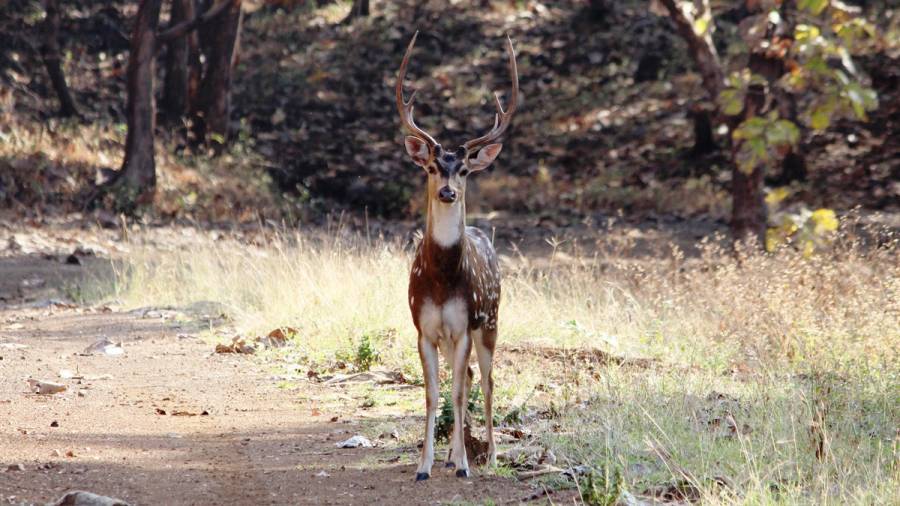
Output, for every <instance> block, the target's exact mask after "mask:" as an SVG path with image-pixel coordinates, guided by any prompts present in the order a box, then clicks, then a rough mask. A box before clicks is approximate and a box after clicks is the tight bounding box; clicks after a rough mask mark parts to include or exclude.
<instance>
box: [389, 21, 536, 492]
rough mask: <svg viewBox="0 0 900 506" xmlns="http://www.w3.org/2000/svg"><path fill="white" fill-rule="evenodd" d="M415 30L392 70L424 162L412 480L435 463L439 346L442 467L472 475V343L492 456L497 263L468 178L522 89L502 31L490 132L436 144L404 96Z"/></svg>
mask: <svg viewBox="0 0 900 506" xmlns="http://www.w3.org/2000/svg"><path fill="white" fill-rule="evenodd" d="M417 36H418V32H416V35H414V36H413V38H412V40H411V41H410V43H409V46H408V47H407V49H406V54H405V55H404V56H403V62H402V63H401V64H400V71H399V73H398V76H397V90H396V92H397V109H398V111H399V112H400V119H401V120H402V123H403V127H404V128H405V129H406V130H407V131H408V132H409V134H410V135H408V136H407V137H406V138H405V142H404V143H405V145H406V152H407V153H408V154H409V156H410V157H411V158H412V161H413V163H415V164H416V165H418V166H420V167H422V168H423V169H425V172H426V174H427V176H428V184H427V194H426V199H427V215H426V225H425V235H424V237H423V239H422V241H421V242H420V243H419V246H418V249H417V250H416V257H415V261H414V262H413V265H412V272H411V273H410V277H409V308H410V310H411V311H412V318H413V323H414V324H415V326H416V330H417V331H418V333H419V337H418V346H419V357H420V358H421V360H422V372H423V377H424V379H425V405H426V420H425V442H424V444H423V446H422V456H421V458H420V460H419V467H418V470H417V471H416V481H421V480H426V479H428V478H429V477H430V476H431V467H432V465H433V464H434V427H435V417H436V415H437V408H438V406H437V403H438V395H439V394H438V387H439V382H438V349H440V352H441V354H442V355H443V356H444V359H445V360H446V361H447V363H448V365H450V367H451V369H452V374H453V391H452V396H451V399H452V402H453V432H452V436H451V438H450V447H449V449H448V453H447V461H446V465H447V467H451V468H456V476H458V477H463V478H464V477H468V476H469V463H468V459H467V456H466V447H465V442H464V436H463V424H464V420H465V413H466V406H467V405H468V400H467V397H468V393H469V388H470V387H471V384H472V369H471V368H470V367H469V356H470V354H471V351H472V347H473V345H474V347H475V354H476V356H477V358H478V368H479V369H480V371H481V390H482V392H483V394H484V417H485V425H486V429H487V439H488V460H487V462H488V464H490V465H494V464H496V459H497V451H496V447H495V445H494V426H493V419H492V407H491V404H492V401H493V386H494V384H493V379H492V377H491V367H492V362H493V358H494V347H495V345H496V343H497V308H498V306H499V305H500V265H499V263H498V261H497V253H496V252H495V251H494V246H493V244H492V243H491V240H490V239H489V238H488V237H487V235H485V233H484V232H482V231H481V230H479V229H477V228H474V227H467V226H466V178H467V177H468V176H469V175H470V174H472V173H475V172H479V171H482V170H484V169H486V168H487V167H488V166H489V165H490V164H491V163H492V162H493V161H494V159H496V158H497V155H499V154H500V149H501V148H502V144H499V143H494V141H496V140H497V139H498V138H499V137H500V135H502V134H503V132H504V131H505V130H506V129H507V127H509V122H510V119H511V118H512V116H513V113H515V110H516V104H517V102H518V97H519V75H518V70H517V69H516V57H515V51H514V50H513V45H512V40H510V39H509V37H507V46H506V50H507V53H508V55H509V73H510V76H511V78H512V91H511V93H510V95H509V99H508V105H507V108H506V109H505V110H504V109H503V105H502V104H501V102H500V95H499V94H495V100H496V105H497V114H496V115H495V117H494V127H493V128H492V129H491V131H490V132H488V133H487V134H485V135H483V136H481V137H478V138H477V139H473V140H470V141H468V142H466V143H465V144H463V145H462V146H460V147H459V148H458V149H456V150H448V149H444V148H443V147H441V145H440V144H438V143H437V141H436V140H435V139H434V137H432V136H431V135H429V134H428V133H427V132H425V131H424V130H422V129H421V128H419V127H418V126H416V123H415V121H414V120H413V100H414V99H415V96H416V92H415V91H413V93H412V94H411V95H410V97H409V100H404V98H403V79H404V77H405V76H406V67H407V64H408V63H409V56H410V54H411V53H412V49H413V46H414V45H415V43H416V37H417Z"/></svg>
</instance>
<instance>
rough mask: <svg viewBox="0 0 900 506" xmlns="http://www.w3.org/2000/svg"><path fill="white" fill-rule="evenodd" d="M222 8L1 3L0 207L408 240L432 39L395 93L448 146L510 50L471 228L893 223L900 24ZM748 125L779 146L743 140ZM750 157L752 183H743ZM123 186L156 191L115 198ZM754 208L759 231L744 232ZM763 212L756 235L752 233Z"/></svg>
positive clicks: (468, 122) (470, 128)
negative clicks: (496, 153) (394, 223)
mask: <svg viewBox="0 0 900 506" xmlns="http://www.w3.org/2000/svg"><path fill="white" fill-rule="evenodd" d="M211 3H212V2H208V1H207V2H205V3H204V2H191V1H185V0H178V1H174V2H160V1H153V2H151V1H143V2H119V1H103V2H92V1H61V2H60V1H57V0H48V1H47V2H45V3H44V4H42V3H41V2H35V1H30V0H5V1H3V2H0V80H2V83H3V85H2V88H0V116H2V127H0V132H2V142H0V204H2V206H3V207H4V208H7V209H10V210H11V211H12V212H13V213H15V214H17V215H20V216H22V217H26V216H27V217H39V216H43V215H47V214H58V213H66V212H85V213H95V214H98V213H99V216H100V217H101V221H103V220H106V221H109V220H110V219H111V218H109V216H110V215H111V213H110V211H111V212H112V215H114V214H115V213H117V212H119V211H125V212H126V213H127V214H140V215H143V216H145V218H144V219H145V220H151V221H153V220H162V221H166V220H173V219H174V220H191V221H199V222H204V223H209V222H225V221H231V220H236V221H238V222H256V221H258V220H260V219H273V220H276V221H280V220H286V221H287V222H289V223H295V222H305V223H321V222H322V220H323V219H324V218H325V217H326V216H329V215H335V214H339V213H342V212H347V213H349V215H350V216H353V217H355V218H354V219H359V217H363V216H367V217H369V218H377V217H383V218H389V219H393V220H396V219H409V218H416V217H417V216H418V213H419V212H420V210H421V205H422V200H423V198H422V196H421V187H422V181H423V180H424V178H422V177H420V176H421V174H420V173H419V171H418V170H417V169H416V168H415V167H414V166H413V165H412V164H411V163H410V162H409V161H408V160H407V159H406V154H405V153H404V152H403V149H402V144H401V139H402V132H401V130H400V123H399V120H398V117H397V113H396V106H395V104H394V98H393V85H394V83H395V79H396V71H397V67H398V65H399V60H400V57H401V55H402V53H403V50H404V48H405V45H406V43H407V42H408V41H409V38H410V37H411V35H412V33H413V32H414V31H416V30H419V31H420V37H419V43H418V47H417V49H416V54H415V56H414V58H413V60H412V63H411V68H410V78H411V79H412V80H413V81H412V82H411V83H409V84H408V85H407V86H409V87H412V86H415V87H416V88H418V89H419V90H420V94H419V98H418V101H417V104H418V106H419V107H418V108H417V110H416V113H417V119H418V122H419V124H421V125H423V126H424V128H425V129H426V130H428V131H430V132H432V133H433V134H434V135H435V136H436V137H437V138H438V139H439V140H441V141H442V142H444V143H445V144H449V145H453V144H455V143H461V142H462V141H463V140H464V139H465V138H468V137H471V136H472V135H473V134H476V133H477V134H479V135H480V133H481V132H483V131H486V130H487V129H488V128H489V127H490V122H491V120H492V117H493V101H492V98H491V95H492V91H495V90H496V91H501V92H503V91H505V90H507V89H508V75H507V73H506V60H505V55H504V54H503V41H504V38H505V35H507V34H509V35H510V36H511V37H512V38H513V40H514V42H515V45H516V51H517V53H518V60H519V73H520V81H521V90H522V92H521V93H522V104H521V106H520V108H519V112H518V114H517V117H516V118H515V119H514V120H513V126H512V128H511V130H510V131H509V132H508V133H507V135H506V141H505V147H504V151H503V155H502V156H501V157H500V159H499V160H498V161H497V163H495V164H494V167H493V168H492V170H491V171H490V173H488V174H484V175H481V176H479V177H478V178H476V179H477V183H476V184H477V187H476V188H475V189H474V190H470V192H469V193H470V195H469V201H470V212H471V211H472V210H475V211H476V212H481V213H487V212H493V213H494V214H492V215H491V216H495V217H496V216H511V215H515V216H529V217H533V218H537V222H534V223H542V224H549V225H552V226H565V225H567V224H570V223H579V222H583V221H584V220H585V218H596V217H598V216H599V217H602V216H608V215H611V214H615V213H622V214H624V215H625V216H628V217H629V218H630V219H636V220H641V219H645V218H647V217H653V216H656V217H658V216H661V215H664V216H667V217H670V218H674V219H684V218H688V219H689V218H702V219H705V220H711V221H712V222H715V223H720V224H723V225H724V224H727V223H732V225H734V226H735V228H736V229H743V230H737V232H738V233H739V234H741V235H743V234H744V233H746V230H747V229H749V230H750V232H756V233H757V234H759V233H760V232H761V227H762V226H763V224H764V223H765V222H766V221H768V227H769V228H770V229H771V228H773V227H775V228H777V227H779V226H781V224H780V223H779V222H778V221H777V219H776V220H775V221H773V218H772V216H773V214H774V215H775V216H776V218H778V217H779V216H781V215H779V214H778V210H777V209H775V207H773V204H774V205H777V207H778V209H781V210H784V209H791V210H792V211H791V212H793V215H792V216H794V218H792V219H793V221H792V223H794V222H796V223H794V225H792V226H793V227H794V228H803V225H804V222H805V221H806V217H808V216H809V213H808V212H806V211H807V210H815V209H820V208H822V209H829V210H830V209H834V210H836V211H837V212H838V213H841V212H845V211H847V210H849V209H851V208H854V207H856V206H861V207H863V208H865V209H873V210H885V211H897V210H898V209H900V207H898V206H900V204H898V202H900V187H898V185H900V183H898V181H900V135H898V132H900V92H898V76H900V64H898V58H900V42H898V37H897V35H898V31H900V14H898V11H897V10H896V8H895V7H894V6H891V2H879V1H855V2H853V1H851V2H846V3H841V2H830V3H829V2H827V1H826V2H821V1H809V0H804V1H800V2H796V3H795V2H780V1H775V0H747V1H737V0H735V1H712V2H707V1H705V0H704V1H700V0H698V1H696V2H674V1H663V2H645V1H637V0H635V1H631V0H629V1H626V2H611V1H602V0H595V1H590V2H589V1H574V0H573V1H559V2H555V1H554V2H515V1H510V2H485V1H473V2H468V1H449V2H444V1H429V2H404V1H398V2H373V3H372V4H371V5H369V2H359V1H358V2H356V3H355V4H353V5H350V4H344V3H330V2H321V3H319V4H317V3H315V2H305V1H284V0H277V1H276V0H271V1H268V0H267V1H243V2H240V1H236V0H235V1H231V2H220V3H218V4H216V5H211ZM670 7H671V9H669V8H670ZM667 9H668V10H667ZM348 12H349V14H348ZM685 15H686V16H687V18H686V17H685ZM148 16H149V17H148ZM156 16H158V19H157V18H156ZM194 18H196V19H194ZM691 22H693V23H694V24H693V27H694V30H691V29H690V28H688V29H687V31H685V30H684V27H685V26H689V25H685V23H691ZM179 25H180V26H179ZM786 25H789V30H787V31H786V30H785V29H784V28H785V26H786ZM797 27H799V28H797ZM699 28H702V30H700V29H699ZM790 28H792V29H793V30H790ZM813 30H814V31H813ZM692 31H693V34H692V33H691V32H692ZM148 34H149V35H153V39H154V40H153V41H150V43H149V46H148V45H147V41H146V36H147V35H148ZM804 34H805V35H804ZM141 36H144V43H143V45H136V44H139V43H140V42H141V39H140V37H141ZM813 36H815V37H813ZM804 37H805V39H804ZM816 37H817V38H816ZM704 44H706V48H705V49H704ZM779 45H780V46H779ZM778 47H780V48H781V49H780V52H778V51H774V52H773V51H772V48H778ZM710 49H711V50H712V51H713V56H714V57H715V59H716V61H715V62H714V63H715V65H716V66H717V67H718V68H712V67H710V66H709V64H708V62H707V63H706V64H704V51H706V52H707V53H708V52H709V51H708V50H710ZM136 50H137V51H136ZM754 58H755V59H756V60H757V61H756V63H754ZM759 61H763V64H762V65H759ZM54 62H55V63H54ZM142 62H143V64H145V68H138V67H140V64H141V63H142ZM767 62H768V63H767ZM773 62H774V63H773ZM129 65H133V66H134V70H133V72H134V76H132V77H131V79H132V80H131V81H129V79H130V78H129V72H132V71H131V70H129ZM754 65H756V67H754ZM773 67H777V69H778V70H775V71H774V72H772V70H771V69H772V68H773ZM711 68H712V70H710V69H711ZM767 69H768V70H767ZM710 72H712V74H710ZM767 72H768V73H767ZM829 72H831V73H830V74H829ZM710 75H712V79H713V80H717V81H716V82H714V83H713V84H712V87H710V81H709V80H708V77H709V76H710ZM151 78H152V80H151ZM801 78H802V79H803V80H805V81H804V82H802V83H799V85H798V82H797V81H798V80H801ZM754 79H755V80H756V81H754ZM791 79H793V81H791ZM760 82H762V83H763V85H764V86H760V85H759V84H760ZM754 86H756V87H757V89H756V92H757V93H756V94H757V95H758V98H759V99H760V101H759V104H757V105H754V104H753V102H754V99H752V96H753V94H754V93H753V91H754ZM150 98H153V102H155V104H154V103H152V102H151V101H150ZM729 101H731V103H729ZM754 108H755V110H754ZM729 109H730V110H729ZM729 114H731V116H729ZM773 115H774V116H773ZM776 116H777V121H780V120H787V121H788V122H790V125H788V127H787V128H785V124H776V123H771V121H772V119H771V118H773V117H776ZM141 117H143V118H144V119H141ZM753 117H756V118H757V119H759V118H768V119H766V120H765V121H770V123H769V124H765V121H762V120H759V122H760V124H757V125H755V126H754V125H751V126H754V128H756V133H755V134H754V135H761V136H762V137H765V135H764V134H763V132H766V131H768V132H769V133H770V134H771V135H770V136H769V137H768V138H766V139H765V140H760V139H750V140H749V141H748V140H735V137H734V132H735V131H736V130H740V125H741V124H742V123H741V121H746V120H747V119H748V118H753ZM151 122H152V123H151ZM129 130H130V132H129ZM772 132H774V134H773V133H772ZM129 134H130V135H131V140H129ZM154 136H155V143H154ZM757 141H758V142H757ZM742 143H745V144H748V145H751V144H752V146H753V147H752V149H754V150H756V154H752V153H751V155H752V156H754V157H757V158H758V159H754V160H751V163H750V164H749V165H756V166H758V167H756V169H754V167H752V166H749V169H750V170H751V171H753V170H755V172H753V173H751V172H750V171H748V170H746V169H747V168H748V167H743V168H740V169H741V170H738V169H736V168H735V167H736V165H739V164H740V159H741V156H742V152H741V149H743V148H742ZM754 143H756V144H754ZM129 149H130V150H131V154H127V153H128V152H129ZM751 151H752V150H751ZM745 154H746V153H745ZM151 155H152V156H151ZM745 158H746V157H745ZM148 159H149V161H148ZM148 163H149V164H150V165H148ZM129 165H131V166H132V167H131V169H133V170H134V171H135V173H137V172H142V173H143V175H142V176H140V177H137V178H135V177H131V176H128V177H119V176H121V175H122V174H123V173H126V172H129V171H120V169H122V168H123V167H124V168H128V166H129ZM148 167H149V168H148ZM148 173H149V174H151V175H153V176H155V178H150V177H149V176H148V175H147V174H148ZM735 178H740V179H749V180H750V181H749V183H748V184H749V186H746V185H745V186H746V188H744V189H743V190H740V189H738V188H737V186H738V184H736V183H735V182H734V179H735ZM126 179H127V180H128V182H127V183H128V184H127V185H130V190H129V191H130V192H131V193H130V194H128V193H127V192H126V193H125V194H122V193H121V192H119V193H115V192H112V193H113V194H112V195H111V192H110V191H108V190H109V189H110V188H111V187H114V186H115V184H114V183H116V180H118V186H120V187H121V186H123V185H122V183H123V181H122V180H126ZM104 183H105V184H104ZM111 183H113V184H111ZM773 189H778V191H777V192H776V193H774V194H773V193H772V190H773ZM742 191H743V192H745V193H746V192H750V193H748V194H747V195H746V196H745V197H746V199H744V200H747V199H749V200H748V202H749V203H748V204H741V203H740V202H738V204H739V205H743V206H744V207H747V206H749V208H750V209H751V211H750V215H747V216H749V218H748V217H747V216H745V217H744V218H740V217H735V216H736V215H735V216H732V214H733V213H732V211H731V209H732V197H733V195H735V194H736V193H735V192H742ZM765 195H768V196H769V197H768V198H769V203H768V204H767V207H768V209H764V210H762V213H767V214H768V217H766V216H765V214H760V213H758V212H757V211H753V210H752V209H757V208H759V207H760V206H762V205H763V204H762V198H764V196H765ZM737 198H738V199H739V200H740V199H741V198H742V197H740V195H738V197H737ZM801 208H802V211H803V212H806V214H805V215H803V216H801V217H799V218H798V217H797V216H799V215H797V212H796V211H797V209H801ZM498 213H499V214H498ZM754 213H756V215H755V216H754V215H753V214H754ZM745 214H746V213H745ZM782 214H784V213H782ZM788 214H790V213H788ZM476 216H477V214H476ZM778 219H781V218H778ZM740 220H743V221H747V220H749V222H748V223H743V222H741V223H736V221H740ZM782 228H784V227H782Z"/></svg>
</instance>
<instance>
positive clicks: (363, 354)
mask: <svg viewBox="0 0 900 506" xmlns="http://www.w3.org/2000/svg"><path fill="white" fill-rule="evenodd" d="M334 358H335V359H337V360H340V361H343V362H349V363H351V364H353V366H354V367H355V368H356V370H357V371H368V370H369V369H371V368H372V366H373V365H375V364H377V363H379V362H381V354H380V353H379V352H378V349H377V348H376V347H375V344H374V343H373V339H372V337H371V336H370V335H369V334H363V336H362V337H361V338H360V339H359V343H358V344H357V345H356V349H354V350H352V351H349V350H345V351H338V352H336V353H335V354H334Z"/></svg>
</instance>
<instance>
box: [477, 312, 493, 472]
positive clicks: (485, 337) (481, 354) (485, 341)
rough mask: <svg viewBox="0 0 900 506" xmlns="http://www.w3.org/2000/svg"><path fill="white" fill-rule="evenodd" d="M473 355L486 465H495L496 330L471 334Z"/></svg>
mask: <svg viewBox="0 0 900 506" xmlns="http://www.w3.org/2000/svg"><path fill="white" fill-rule="evenodd" d="M473 338H474V339H473V341H474V344H475V354H476V355H477V357H478V369H479V371H481V393H482V395H483V396H484V425H485V432H486V433H487V441H488V456H487V465H489V466H496V465H497V447H496V446H495V445H494V413H493V403H494V377H493V375H492V370H493V364H494V343H495V342H496V341H497V331H496V330H479V331H477V332H473Z"/></svg>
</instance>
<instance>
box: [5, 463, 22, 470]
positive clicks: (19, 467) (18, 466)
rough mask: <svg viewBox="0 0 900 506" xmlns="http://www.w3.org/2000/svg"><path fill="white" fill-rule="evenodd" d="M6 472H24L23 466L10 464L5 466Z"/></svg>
mask: <svg viewBox="0 0 900 506" xmlns="http://www.w3.org/2000/svg"><path fill="white" fill-rule="evenodd" d="M6 470H7V471H24V470H25V466H23V465H22V464H10V465H8V466H6Z"/></svg>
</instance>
